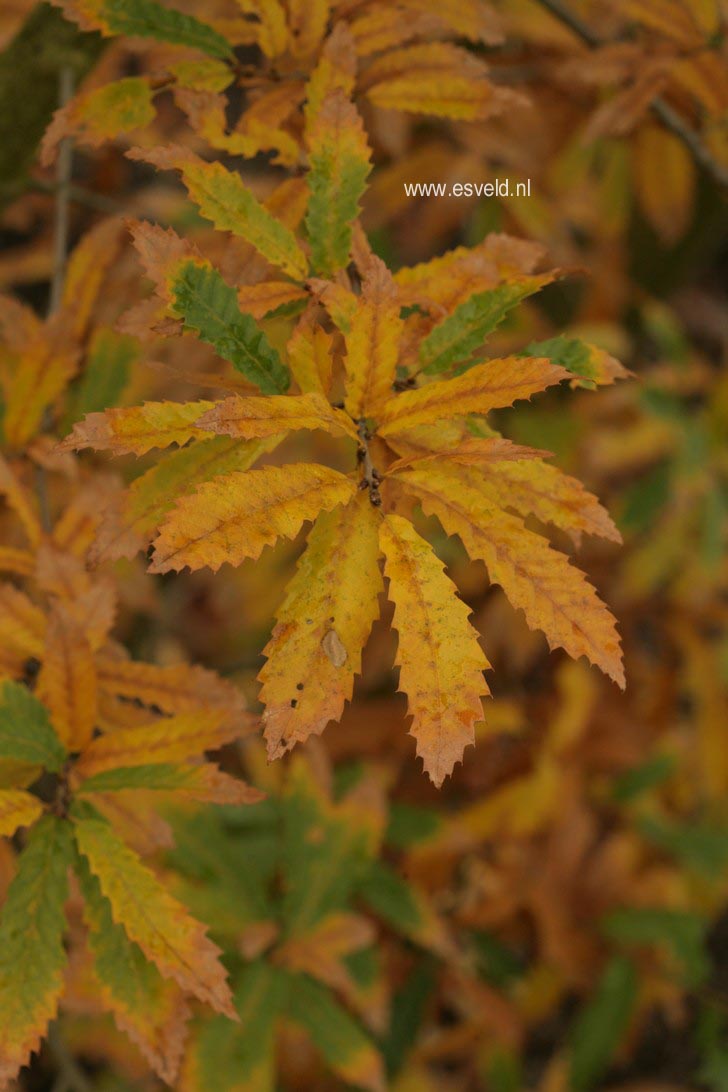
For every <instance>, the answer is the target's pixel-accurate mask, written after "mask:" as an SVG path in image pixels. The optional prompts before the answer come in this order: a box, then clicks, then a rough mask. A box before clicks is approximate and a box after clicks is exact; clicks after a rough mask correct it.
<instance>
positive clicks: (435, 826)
mask: <svg viewBox="0 0 728 1092" xmlns="http://www.w3.org/2000/svg"><path fill="white" fill-rule="evenodd" d="M441 826H442V820H441V818H440V816H439V815H438V814H437V813H436V812H435V811H433V810H432V809H431V808H419V807H415V806H414V805H412V804H398V803H396V802H395V803H393V804H392V806H391V808H390V811H389V825H388V827H387V833H386V836H385V841H386V842H387V843H388V844H389V845H391V846H395V847H396V848H397V849H409V848H410V847H411V846H413V845H416V844H417V843H418V842H424V841H426V839H428V838H431V837H433V836H434V835H435V834H437V832H438V831H439V830H440V827H441Z"/></svg>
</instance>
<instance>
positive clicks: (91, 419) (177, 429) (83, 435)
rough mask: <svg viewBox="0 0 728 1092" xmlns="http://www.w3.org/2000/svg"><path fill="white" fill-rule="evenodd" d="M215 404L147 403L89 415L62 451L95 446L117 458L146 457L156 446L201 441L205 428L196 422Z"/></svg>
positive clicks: (63, 446) (80, 422)
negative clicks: (118, 456)
mask: <svg viewBox="0 0 728 1092" xmlns="http://www.w3.org/2000/svg"><path fill="white" fill-rule="evenodd" d="M213 405H214V403H213V402H145V403H144V405H143V406H124V407H121V408H118V409H108V410H106V411H105V412H104V413H87V414H86V416H85V417H84V419H83V421H78V422H77V423H76V424H75V425H74V426H73V431H72V432H71V433H70V435H69V436H67V437H66V439H65V440H63V441H62V443H61V444H59V448H60V449H61V450H62V451H73V450H79V449H80V448H84V447H92V448H94V449H95V450H96V451H113V453H114V454H115V455H146V453H147V452H148V451H150V450H151V449H152V448H153V447H160V448H163V447H169V445H170V444H179V445H180V446H181V445H182V444H186V443H187V441H188V440H192V439H196V440H199V439H202V438H204V437H205V435H206V433H205V431H204V429H201V428H196V427H195V422H196V421H197V420H198V419H199V418H200V417H201V416H202V414H203V413H205V412H206V411H207V410H209V409H212V407H213Z"/></svg>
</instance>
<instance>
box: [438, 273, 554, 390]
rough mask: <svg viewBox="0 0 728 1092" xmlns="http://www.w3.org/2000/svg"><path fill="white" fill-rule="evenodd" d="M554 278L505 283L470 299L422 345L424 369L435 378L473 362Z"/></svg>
mask: <svg viewBox="0 0 728 1092" xmlns="http://www.w3.org/2000/svg"><path fill="white" fill-rule="evenodd" d="M553 278H554V274H551V273H549V274H543V275H542V276H539V277H523V278H521V279H520V280H516V281H514V282H513V283H512V284H501V285H499V286H498V287H497V288H491V289H489V290H488V291H485V292H476V293H475V294H474V295H472V296H470V298H469V299H467V300H465V301H464V302H463V303H461V304H460V306H459V307H457V308H456V309H455V311H454V312H453V313H452V314H451V315H448V316H447V318H444V319H443V320H442V322H439V323H438V324H437V326H435V327H433V329H432V330H431V331H430V332H429V334H428V335H427V337H425V338H424V339H423V340H422V341H421V342H420V346H419V358H420V362H421V364H422V367H423V370H424V371H425V372H427V374H430V375H431V374H435V373H437V372H444V371H447V369H448V368H451V367H452V366H453V365H454V364H463V363H465V362H467V361H468V360H470V358H471V357H472V355H473V353H474V352H476V351H477V350H478V349H482V348H483V346H484V342H485V339H486V338H487V336H488V334H491V333H492V332H493V330H495V329H496V327H498V326H499V325H500V323H501V322H503V320H504V318H505V317H506V315H507V314H508V312H509V311H511V310H512V309H513V308H514V307H516V306H517V305H518V304H519V303H520V302H521V301H522V300H524V299H526V298H527V297H528V296H532V295H533V293H534V292H538V291H539V290H540V289H541V288H543V286H544V285H546V284H548V283H549V282H550V281H552V280H553ZM532 355H533V356H538V355H539V354H538V353H533V354H532ZM544 355H545V354H544Z"/></svg>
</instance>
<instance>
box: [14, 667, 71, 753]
mask: <svg viewBox="0 0 728 1092" xmlns="http://www.w3.org/2000/svg"><path fill="white" fill-rule="evenodd" d="M0 758H11V759H15V760H17V761H19V762H27V763H30V764H32V765H33V766H41V767H43V768H44V769H46V770H50V771H51V772H52V773H58V772H59V771H60V770H61V769H62V767H63V763H64V762H65V760H66V750H65V748H64V746H63V744H62V743H61V741H60V739H59V738H58V736H57V735H56V733H55V732H54V731H53V727H52V725H51V722H50V718H49V716H48V711H47V710H46V708H45V706H44V705H42V704H41V703H40V702H39V701H38V699H37V698H36V697H34V696H33V694H31V693H30V691H29V690H28V689H27V688H26V687H25V686H22V685H21V684H20V683H16V682H10V681H8V680H6V681H5V682H4V683H2V685H1V686H0Z"/></svg>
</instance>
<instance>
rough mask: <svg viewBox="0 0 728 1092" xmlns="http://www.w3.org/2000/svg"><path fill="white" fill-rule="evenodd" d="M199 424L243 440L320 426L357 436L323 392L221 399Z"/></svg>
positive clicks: (327, 430) (334, 433) (353, 437)
mask: <svg viewBox="0 0 728 1092" xmlns="http://www.w3.org/2000/svg"><path fill="white" fill-rule="evenodd" d="M197 423H198V425H199V427H200V428H203V429H206V430H208V431H209V432H215V433H218V434H219V435H221V436H234V437H237V438H238V439H241V440H262V439H265V438H266V437H268V436H277V435H278V434H279V433H282V432H289V431H294V430H297V429H321V430H323V431H324V432H330V433H332V434H333V435H334V436H336V435H341V433H344V434H346V435H348V436H350V437H351V438H352V439H353V440H356V429H355V428H354V426H353V424H352V422H351V420H350V419H349V418H348V417H347V416H346V414H345V413H342V412H341V410H337V409H335V408H334V407H333V406H331V405H329V403H328V402H327V400H326V399H325V398H323V397H322V396H321V395H320V394H301V395H286V394H280V395H268V396H264V397H255V396H253V397H251V398H241V397H240V396H239V395H233V396H232V397H231V398H225V399H224V400H223V401H222V402H218V403H217V404H216V405H215V406H214V407H213V408H212V409H211V410H208V411H207V413H205V414H203V416H202V417H201V418H200V419H199V421H198V422H197Z"/></svg>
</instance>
